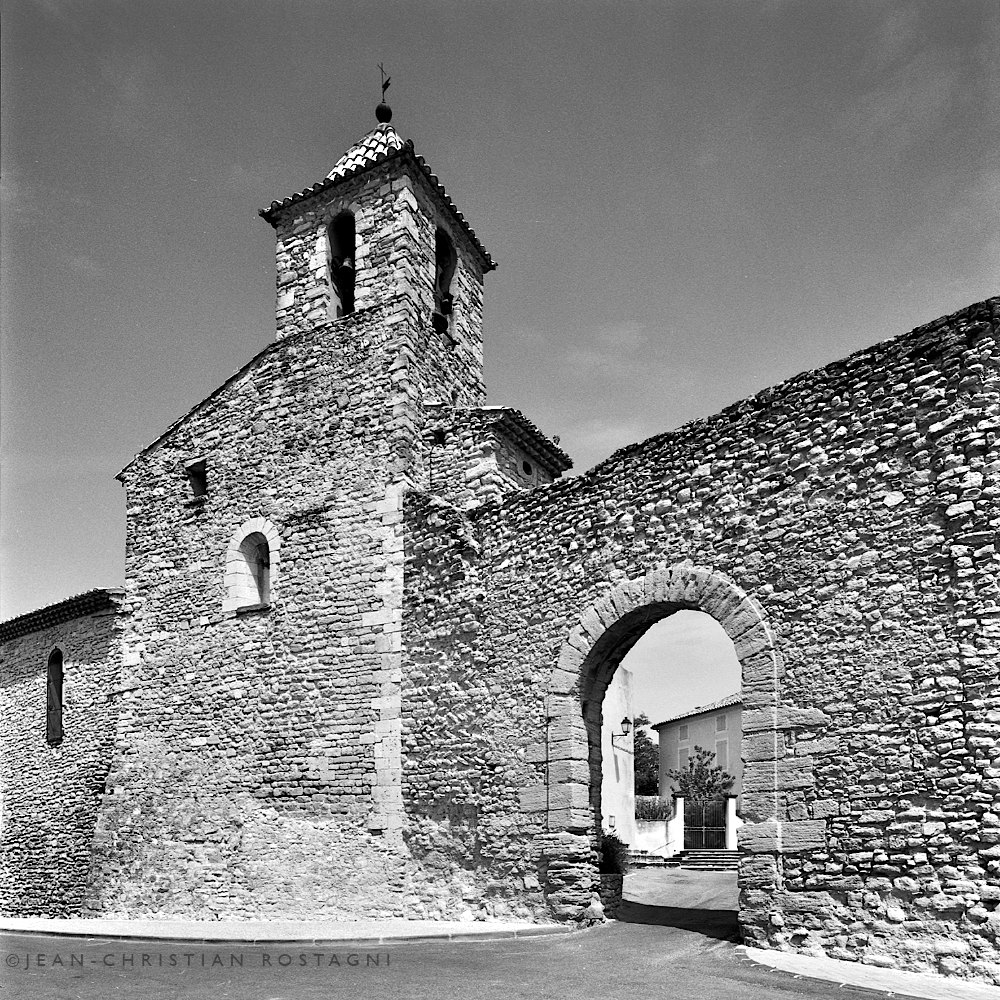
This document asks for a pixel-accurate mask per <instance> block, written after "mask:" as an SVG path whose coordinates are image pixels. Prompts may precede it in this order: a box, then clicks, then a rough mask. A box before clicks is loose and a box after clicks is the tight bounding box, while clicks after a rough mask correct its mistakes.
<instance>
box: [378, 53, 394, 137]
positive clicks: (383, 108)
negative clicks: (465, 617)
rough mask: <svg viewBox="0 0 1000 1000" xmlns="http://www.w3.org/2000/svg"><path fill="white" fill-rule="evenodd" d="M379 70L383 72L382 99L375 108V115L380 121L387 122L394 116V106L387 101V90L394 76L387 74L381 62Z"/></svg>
mask: <svg viewBox="0 0 1000 1000" xmlns="http://www.w3.org/2000/svg"><path fill="white" fill-rule="evenodd" d="M378 71H379V72H380V73H381V74H382V101H381V103H380V104H379V106H378V107H377V108H376V109H375V117H376V118H377V119H378V120H379V121H380V122H387V121H389V120H390V119H391V118H392V108H390V107H389V105H388V104H386V103H385V92H386V91H387V90H388V89H389V84H390V83H392V77H391V76H386V75H385V67H384V66H383V65H382V64H381V63H379V64H378Z"/></svg>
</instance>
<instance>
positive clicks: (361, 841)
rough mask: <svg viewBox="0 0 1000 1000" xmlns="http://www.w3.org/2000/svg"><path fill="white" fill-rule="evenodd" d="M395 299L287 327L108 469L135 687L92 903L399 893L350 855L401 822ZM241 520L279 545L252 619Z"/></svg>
mask: <svg viewBox="0 0 1000 1000" xmlns="http://www.w3.org/2000/svg"><path fill="white" fill-rule="evenodd" d="M391 315H392V313H391V307H390V306H384V307H382V308H369V309H361V310H358V312H356V313H355V314H353V315H352V316H350V317H347V318H345V319H343V320H341V321H339V322H336V323H334V324H326V325H323V326H320V327H318V328H316V329H314V330H313V331H311V332H310V333H308V334H297V335H288V336H286V337H285V338H283V339H282V340H281V341H280V342H279V343H278V344H276V345H274V346H273V347H272V348H269V349H267V350H265V351H264V352H262V354H261V355H259V356H258V358H257V359H255V361H254V362H252V363H251V364H250V365H248V366H247V367H246V368H244V369H243V370H242V371H241V372H240V373H238V374H237V375H236V376H234V378H233V379H231V380H230V381H229V383H227V385H226V386H224V387H223V388H222V389H221V390H220V391H219V392H217V393H215V394H214V395H213V396H212V397H210V398H209V399H208V400H207V401H205V402H204V403H202V404H200V405H199V406H198V407H196V408H195V410H194V411H193V412H192V413H190V414H188V415H187V416H186V417H185V418H184V419H183V420H182V421H181V422H179V424H178V425H177V426H175V428H174V429H173V430H172V431H170V432H169V433H168V434H167V435H166V436H165V437H163V438H162V439H161V440H159V441H158V442H156V443H155V444H154V446H152V447H151V448H149V449H147V450H146V451H144V452H143V453H142V454H141V455H139V456H138V457H137V458H136V459H135V461H134V462H132V463H131V464H130V465H129V466H128V468H127V469H126V470H125V471H124V472H123V474H122V479H123V482H124V484H125V486H126V489H127V491H128V532H127V548H126V581H127V587H126V604H127V611H128V623H127V627H126V644H127V648H128V656H127V660H126V667H125V675H126V679H125V685H124V686H125V687H127V688H128V691H127V692H126V694H125V695H124V696H123V699H122V711H121V715H120V717H119V724H118V731H117V738H116V748H115V764H114V768H113V770H112V773H111V775H110V777H109V780H108V786H109V787H108V794H107V795H106V796H105V797H104V801H103V804H102V809H101V815H100V819H99V829H98V839H97V849H96V851H95V859H94V870H93V872H92V876H91V878H92V885H91V887H90V893H89V905H90V906H91V907H92V908H93V909H94V910H96V911H100V912H103V913H119V914H129V915H137V914H139V913H147V912H157V913H167V914H181V913H184V914H189V915H198V916H210V915H221V914H229V915H237V914H249V913H258V914H266V913H282V914H293V913H302V914H305V913H323V912H327V913H334V914H342V913H343V909H344V907H345V905H348V904H345V902H344V900H345V899H350V898H351V893H350V892H348V893H347V895H346V896H345V891H346V890H348V889H351V890H352V891H355V890H356V900H357V901H358V903H359V905H362V906H364V905H367V906H368V907H370V908H371V909H372V912H374V911H375V910H379V909H381V910H385V911H387V912H392V911H393V909H394V908H395V906H396V903H395V895H394V892H395V891H396V890H394V888H393V887H392V886H391V885H390V884H389V883H391V881H392V880H391V879H389V878H383V882H384V883H385V885H384V887H383V888H380V889H374V888H372V887H371V885H370V884H369V883H371V882H372V881H373V880H374V881H378V880H377V878H375V879H373V877H372V876H371V875H370V874H366V875H364V876H363V877H361V878H360V883H362V885H361V887H359V885H358V883H359V878H358V872H357V869H356V867H355V864H354V861H355V860H358V859H366V860H367V861H368V862H369V863H370V864H371V865H372V869H371V870H372V871H376V870H379V866H381V869H386V866H387V865H389V861H388V860H387V859H388V858H390V857H393V856H394V852H395V851H397V850H398V846H399V828H400V823H401V817H400V804H399V776H398V769H399V752H398V694H395V692H396V691H398V684H399V678H398V654H397V653H396V652H395V651H397V650H398V648H399V630H400V623H399V604H400V593H401V586H402V581H401V568H402V567H401V554H400V551H399V550H400V548H401V546H400V545H399V544H398V543H397V539H396V535H397V522H398V520H399V505H400V494H399V489H398V487H397V486H396V484H395V477H394V475H393V473H392V472H391V467H392V464H393V463H392V459H393V454H392V450H393V449H392V444H393V438H392V436H391V433H387V428H391V421H392V412H391V402H390V400H391V396H392V392H391V378H390V370H391V367H392V361H393V358H394V356H395V352H396V350H397V349H398V344H399V338H398V335H396V334H395V333H394V327H393V324H391V323H390V322H388V320H389V319H390V318H391ZM394 338H395V339H394ZM192 456H201V457H204V459H205V461H206V472H207V484H208V492H207V495H206V496H205V497H203V498H194V497H192V496H191V495H190V490H189V486H188V483H187V479H186V476H185V475H184V467H185V465H186V463H187V462H188V461H189V460H190V459H191V457H192ZM241 526H244V528H245V529H247V530H248V529H254V530H260V531H262V532H263V534H265V535H266V536H268V537H270V538H272V539H274V540H275V542H274V543H273V544H272V546H271V594H270V601H269V603H268V605H267V606H264V607H258V608H254V609H250V610H246V611H244V612H241V611H239V610H234V609H233V607H232V606H231V604H230V602H229V601H228V600H227V598H228V594H227V589H226V579H227V552H229V551H230V550H231V548H232V541H233V538H234V537H238V535H239V532H240V530H241ZM234 533H235V534H234ZM278 542H280V548H279V544H278ZM279 555H280V558H279ZM369 889H370V890H371V891H368V890H369Z"/></svg>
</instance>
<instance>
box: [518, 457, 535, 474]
mask: <svg viewBox="0 0 1000 1000" xmlns="http://www.w3.org/2000/svg"><path fill="white" fill-rule="evenodd" d="M521 471H522V472H523V473H524V474H525V475H526V476H530V475H531V474H532V472H534V471H535V470H534V469H533V468H532V467H531V462H529V461H528V460H527V459H525V460H524V461H523V462H522V463H521Z"/></svg>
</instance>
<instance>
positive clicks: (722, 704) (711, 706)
mask: <svg viewBox="0 0 1000 1000" xmlns="http://www.w3.org/2000/svg"><path fill="white" fill-rule="evenodd" d="M742 704H743V692H742V691H737V692H735V694H730V695H726V697H725V698H720V699H719V700H718V701H712V702H709V703H708V704H707V705H699V706H698V708H692V709H691V710H690V711H688V712H681V714H680V715H671V716H670V718H668V719H664V720H663V721H662V722H657V723H655V724H654V725H652V726H650V729H659V728H660V726H665V725H667V723H669V722H682V721H683V720H684V719H692V718H694V717H695V716H696V715H704V714H705V713H706V712H714V711H715V710H716V709H719V708H729V706H730V705H742Z"/></svg>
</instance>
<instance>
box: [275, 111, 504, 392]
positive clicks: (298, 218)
mask: <svg viewBox="0 0 1000 1000" xmlns="http://www.w3.org/2000/svg"><path fill="white" fill-rule="evenodd" d="M376 119H377V121H376V125H375V127H374V128H372V129H371V131H370V132H368V133H367V135H365V136H364V137H363V138H362V139H360V140H359V141H358V142H356V143H355V144H354V145H353V146H351V147H350V149H348V150H347V152H346V153H344V154H343V156H341V157H340V159H338V160H337V162H336V163H335V164H334V166H333V168H332V169H331V170H330V171H329V173H327V175H326V176H325V177H324V178H323V179H322V180H321V181H318V182H317V183H315V184H313V185H312V186H311V187H307V188H305V189H304V190H302V191H300V192H298V193H297V194H293V195H291V196H290V197H287V198H284V199H282V200H281V201H274V202H272V203H271V205H270V206H269V207H268V208H265V209H262V210H261V212H260V214H261V216H263V218H264V219H266V220H267V221H268V222H269V223H270V224H271V225H272V226H273V227H274V229H275V232H276V236H277V255H276V262H277V309H276V320H277V337H278V339H279V340H281V339H284V338H287V337H290V336H294V335H308V333H309V332H310V331H314V330H317V329H319V328H327V327H330V326H331V325H334V324H340V325H342V327H343V328H344V329H345V330H356V331H357V333H358V335H359V336H361V335H363V333H364V332H365V331H368V330H370V329H371V328H372V326H373V325H374V326H376V327H378V328H379V329H381V330H384V329H385V328H386V325H388V326H389V327H395V326H397V325H398V324H401V323H403V324H406V325H407V327H408V329H409V330H410V331H411V345H410V347H411V352H412V354H413V358H412V362H413V363H412V364H411V365H410V375H409V378H410V379H411V380H413V379H416V380H417V382H418V384H417V386H416V388H417V391H418V393H419V395H420V396H421V398H423V399H425V400H431V401H433V400H450V401H451V402H452V403H455V404H458V405H465V406H478V405H481V404H482V402H483V399H484V396H485V387H484V383H483V334H482V323H483V278H484V276H485V275H486V273H487V272H488V271H491V270H493V268H494V267H495V266H496V265H495V264H494V262H493V259H492V258H491V257H490V255H489V254H488V253H487V252H486V250H485V248H484V247H483V245H482V244H481V243H480V242H479V240H478V238H477V237H476V234H475V232H474V231H473V229H472V228H471V226H469V224H468V222H466V220H465V217H464V216H463V215H462V213H461V212H459V211H458V209H457V208H456V207H455V205H454V203H453V202H452V200H451V198H449V197H448V194H447V193H446V192H445V189H444V187H443V186H442V184H441V183H440V181H439V180H438V178H437V176H436V175H435V174H434V173H432V172H431V169H430V167H428V165H427V164H426V162H425V161H424V159H423V157H421V156H419V155H417V154H416V152H415V151H414V148H413V142H412V141H411V140H403V139H402V138H400V136H399V133H398V132H397V131H396V129H395V128H394V126H393V125H392V124H391V119H392V111H391V109H390V108H389V107H388V105H387V104H385V103H384V102H383V103H382V104H380V105H379V106H378V108H377V109H376Z"/></svg>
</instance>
